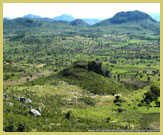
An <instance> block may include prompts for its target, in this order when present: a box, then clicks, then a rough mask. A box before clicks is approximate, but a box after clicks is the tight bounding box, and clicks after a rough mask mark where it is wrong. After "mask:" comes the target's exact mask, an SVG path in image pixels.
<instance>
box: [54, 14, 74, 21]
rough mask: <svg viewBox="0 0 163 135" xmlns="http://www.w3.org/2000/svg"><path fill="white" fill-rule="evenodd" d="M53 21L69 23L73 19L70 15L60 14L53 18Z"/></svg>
mask: <svg viewBox="0 0 163 135" xmlns="http://www.w3.org/2000/svg"><path fill="white" fill-rule="evenodd" d="M54 20H55V21H68V22H71V21H73V20H75V18H74V17H73V16H72V15H68V14H62V15H60V16H56V17H54Z"/></svg>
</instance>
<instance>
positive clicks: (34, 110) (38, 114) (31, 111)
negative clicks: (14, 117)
mask: <svg viewBox="0 0 163 135" xmlns="http://www.w3.org/2000/svg"><path fill="white" fill-rule="evenodd" d="M29 113H30V114H33V115H34V116H35V117H38V116H41V113H40V112H39V111H37V110H36V109H31V110H30V111H29Z"/></svg>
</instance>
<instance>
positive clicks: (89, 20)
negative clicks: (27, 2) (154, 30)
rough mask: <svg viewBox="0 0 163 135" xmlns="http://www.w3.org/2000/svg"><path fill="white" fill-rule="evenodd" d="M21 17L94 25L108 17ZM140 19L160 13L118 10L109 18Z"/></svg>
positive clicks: (114, 20)
mask: <svg viewBox="0 0 163 135" xmlns="http://www.w3.org/2000/svg"><path fill="white" fill-rule="evenodd" d="M125 16H128V17H125ZM22 18H33V19H42V20H45V21H67V22H72V21H74V20H76V19H80V20H83V21H84V22H85V23H87V24H89V25H94V24H96V23H99V22H102V21H106V20H108V19H96V18H75V17H73V16H72V15H68V14H62V15H60V16H56V17H54V18H48V17H45V18H44V17H40V16H39V15H33V14H27V15H24V16H23V17H22ZM4 19H9V18H8V17H5V18H4ZM140 19H143V20H144V19H149V20H151V21H158V22H159V21H160V14H159V13H149V14H146V13H144V12H141V11H138V10H135V11H127V12H123V11H122V12H118V13H117V14H116V15H114V16H113V17H112V18H110V21H111V22H112V23H121V22H127V20H128V21H131V20H132V21H134V20H140Z"/></svg>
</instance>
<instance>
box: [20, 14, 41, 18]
mask: <svg viewBox="0 0 163 135" xmlns="http://www.w3.org/2000/svg"><path fill="white" fill-rule="evenodd" d="M23 18H41V17H40V16H39V15H32V14H28V15H24V16H23Z"/></svg>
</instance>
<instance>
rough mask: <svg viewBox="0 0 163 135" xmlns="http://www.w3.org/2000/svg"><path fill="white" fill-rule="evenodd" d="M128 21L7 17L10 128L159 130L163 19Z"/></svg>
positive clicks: (5, 62) (5, 57) (5, 61)
mask: <svg viewBox="0 0 163 135" xmlns="http://www.w3.org/2000/svg"><path fill="white" fill-rule="evenodd" d="M136 13H137V12H136ZM143 17H144V16H143ZM121 21H124V20H123V19H122V20H121V18H115V17H113V18H112V19H110V20H105V21H102V22H100V23H97V24H95V25H93V26H89V25H87V24H85V23H84V22H81V20H77V21H76V22H73V23H72V22H70V23H69V22H64V21H46V20H42V19H29V18H17V19H13V20H7V19H4V40H3V42H4V45H3V51H4V53H3V71H4V74H3V79H4V83H3V85H4V88H3V92H4V99H3V104H4V108H3V111H4V119H3V120H4V125H3V128H4V131H6V132H58V131H59V132H61V131H67V132H71V131H78V132H80V131H84V132H87V131H89V130H97V129H99V130H107V129H110V130H113V129H116V130H120V129H124V130H130V129H133V130H140V129H143V130H157V131H159V130H160V117H159V115H160V31H159V28H160V25H159V23H158V22H155V21H153V20H151V19H150V18H149V17H147V18H146V19H143V20H138V21H135V20H134V21H130V20H128V18H127V21H126V20H125V21H126V22H121ZM27 99H30V100H31V102H29V100H28V102H26V101H25V100H27ZM31 109H36V110H37V111H39V113H40V114H41V115H40V116H38V117H36V116H34V115H33V114H31V113H30V111H31Z"/></svg>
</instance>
